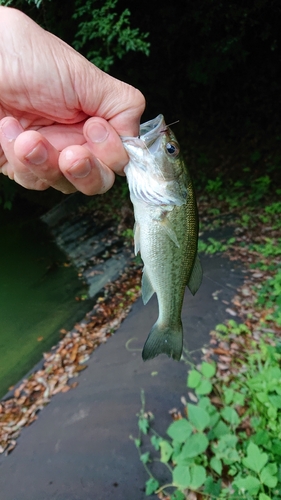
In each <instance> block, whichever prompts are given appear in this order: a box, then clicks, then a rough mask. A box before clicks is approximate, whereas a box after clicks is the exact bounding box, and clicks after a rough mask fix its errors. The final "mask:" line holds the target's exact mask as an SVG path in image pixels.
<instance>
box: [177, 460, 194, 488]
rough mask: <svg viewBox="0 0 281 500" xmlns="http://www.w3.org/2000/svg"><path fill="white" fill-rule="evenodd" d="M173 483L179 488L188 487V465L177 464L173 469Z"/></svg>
mask: <svg viewBox="0 0 281 500" xmlns="http://www.w3.org/2000/svg"><path fill="white" fill-rule="evenodd" d="M173 484H174V485H175V486H178V487H179V488H183V489H184V488H188V487H189V485H190V470H189V467H188V466H186V465H176V467H175V468H174V470H173Z"/></svg>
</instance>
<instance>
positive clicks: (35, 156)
mask: <svg viewBox="0 0 281 500" xmlns="http://www.w3.org/2000/svg"><path fill="white" fill-rule="evenodd" d="M25 159H26V160H27V161H29V162H30V163H32V164H33V165H42V163H45V162H46V161H47V159H48V151H47V149H46V147H45V146H44V144H43V143H42V142H39V143H38V144H37V146H35V148H34V149H32V151H31V152H30V153H28V155H26V156H25Z"/></svg>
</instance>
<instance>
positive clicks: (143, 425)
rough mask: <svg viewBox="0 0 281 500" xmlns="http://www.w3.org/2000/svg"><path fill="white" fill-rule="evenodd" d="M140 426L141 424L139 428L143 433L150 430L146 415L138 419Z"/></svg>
mask: <svg viewBox="0 0 281 500" xmlns="http://www.w3.org/2000/svg"><path fill="white" fill-rule="evenodd" d="M138 426H139V430H140V431H141V432H142V433H143V434H147V432H148V429H149V422H148V419H147V418H145V417H140V418H139V420H138Z"/></svg>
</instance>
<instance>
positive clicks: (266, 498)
mask: <svg viewBox="0 0 281 500" xmlns="http://www.w3.org/2000/svg"><path fill="white" fill-rule="evenodd" d="M259 500H271V498H270V497H269V496H268V495H266V494H265V493H260V494H259Z"/></svg>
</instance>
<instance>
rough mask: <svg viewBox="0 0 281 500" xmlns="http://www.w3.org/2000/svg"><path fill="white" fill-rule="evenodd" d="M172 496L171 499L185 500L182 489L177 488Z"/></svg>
mask: <svg viewBox="0 0 281 500" xmlns="http://www.w3.org/2000/svg"><path fill="white" fill-rule="evenodd" d="M170 498H171V500H185V495H184V493H183V492H182V491H180V490H176V491H174V493H173V494H172V496H171V497H170Z"/></svg>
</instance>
